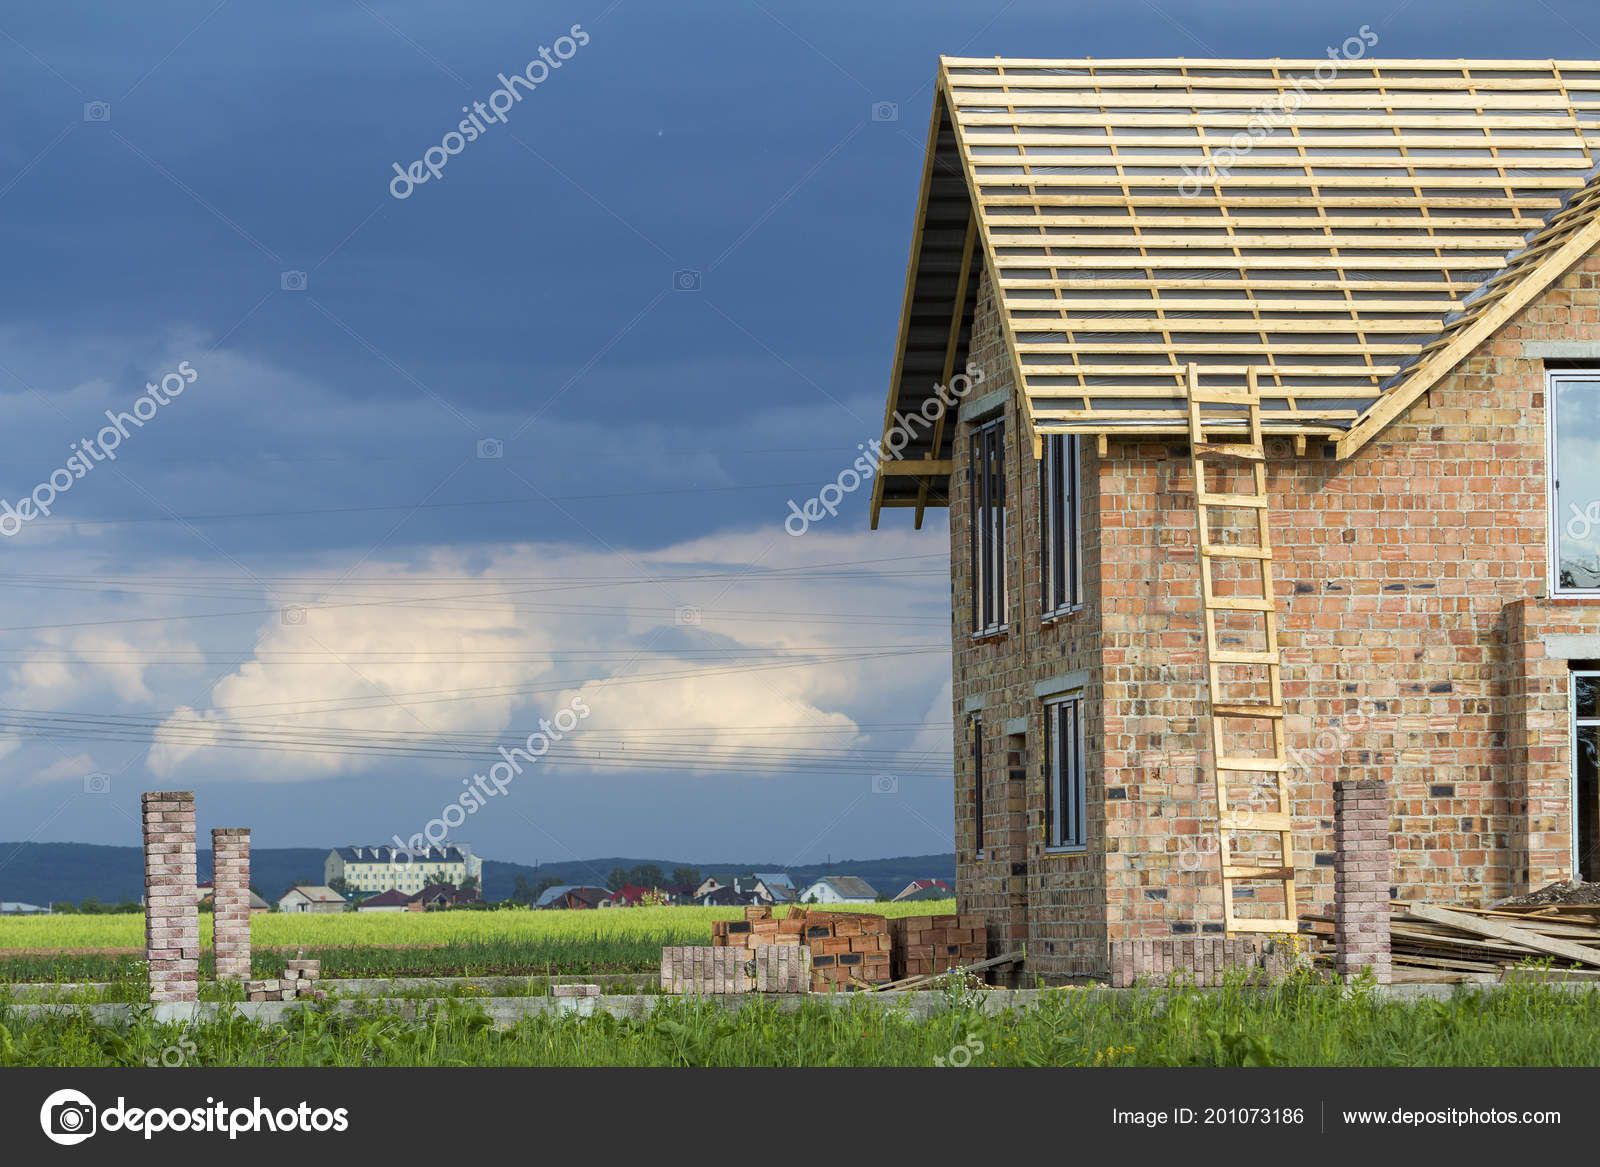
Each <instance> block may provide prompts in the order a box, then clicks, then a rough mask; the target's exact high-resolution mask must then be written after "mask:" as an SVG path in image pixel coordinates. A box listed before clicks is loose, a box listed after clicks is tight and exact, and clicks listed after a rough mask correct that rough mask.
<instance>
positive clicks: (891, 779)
mask: <svg viewBox="0 0 1600 1167" xmlns="http://www.w3.org/2000/svg"><path fill="white" fill-rule="evenodd" d="M899 790H900V779H898V778H896V777H895V776H894V775H893V774H874V775H873V776H872V793H874V794H897V793H899Z"/></svg>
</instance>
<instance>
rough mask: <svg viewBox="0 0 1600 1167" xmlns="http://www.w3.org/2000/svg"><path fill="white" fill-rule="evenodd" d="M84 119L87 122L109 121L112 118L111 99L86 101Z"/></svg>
mask: <svg viewBox="0 0 1600 1167" xmlns="http://www.w3.org/2000/svg"><path fill="white" fill-rule="evenodd" d="M83 120H84V121H86V122H108V121H110V120H111V103H110V102H109V101H86V102H84V103H83Z"/></svg>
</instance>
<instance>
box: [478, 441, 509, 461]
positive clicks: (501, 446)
mask: <svg viewBox="0 0 1600 1167" xmlns="http://www.w3.org/2000/svg"><path fill="white" fill-rule="evenodd" d="M505 455H506V444H505V443H504V442H502V441H501V440H500V439H499V438H479V439H478V458H479V459H480V460H482V461H486V462H487V461H492V460H493V459H495V458H504V457H505Z"/></svg>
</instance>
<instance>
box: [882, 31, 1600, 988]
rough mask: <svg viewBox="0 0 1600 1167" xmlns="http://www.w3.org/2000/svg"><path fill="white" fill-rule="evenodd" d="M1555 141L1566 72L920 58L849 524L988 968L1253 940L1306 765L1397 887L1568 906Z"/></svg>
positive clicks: (1562, 298) (1588, 339)
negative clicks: (863, 543)
mask: <svg viewBox="0 0 1600 1167" xmlns="http://www.w3.org/2000/svg"><path fill="white" fill-rule="evenodd" d="M1597 146H1600V63H1597V62H1552V61H1538V62H1533V61H1527V62H1518V61H1484V62H1463V61H1448V62H1446V61H1377V60H1369V61H1343V62H1333V61H1329V60H1322V61H1276V60H1274V61H1261V62H1240V61H1226V62H1207V61H1201V60H1171V61H1154V60H1141V61H1070V60H1060V61H1041V60H1005V59H957V58H945V59H943V60H942V61H941V63H940V68H939V83H938V93H937V96H936V98H935V102H934V110H933V118H932V125H931V128H930V132H929V137H928V146H927V156H926V164H925V170H924V174H923V181H922V191H921V195H920V200H919V205H918V210H917V217H916V226H915V231H914V236H913V240H912V247H911V258H910V268H909V274H908V277H907V281H906V292H905V300H904V305H903V309H902V316H901V321H900V334H899V341H898V349H897V353H896V358H895V365H894V372H893V375H892V381H891V386H890V391H889V400H888V409H887V411H886V419H885V439H884V443H885V448H886V449H888V450H890V451H896V452H897V453H898V458H897V459H891V458H890V456H889V455H887V454H886V455H885V462H884V466H883V472H882V473H881V474H879V475H878V477H877V480H876V482H875V484H874V496H873V500H872V522H873V525H874V526H875V527H876V525H877V523H878V521H879V518H880V512H881V509H882V508H885V507H906V508H913V509H914V512H915V514H914V518H915V522H916V525H917V526H919V527H920V526H921V522H922V518H923V514H924V511H925V509H926V508H927V507H933V506H942V507H948V508H949V516H950V547H951V573H952V581H953V589H952V597H953V603H954V612H953V645H954V686H955V689H954V713H955V718H956V828H957V839H956V844H957V878H958V897H959V901H960V903H959V910H961V911H963V912H966V911H979V912H983V913H986V914H987V916H988V920H989V934H990V936H991V938H992V939H991V947H992V949H993V950H994V951H995V952H1000V951H1004V950H1006V949H1008V948H1011V947H1015V946H1016V942H1017V941H1024V942H1026V945H1027V949H1028V959H1027V970H1026V971H1027V973H1028V974H1029V975H1030V976H1031V975H1034V974H1038V975H1044V976H1047V977H1049V976H1064V975H1103V974H1104V973H1105V972H1106V971H1107V964H1108V953H1109V951H1110V946H1111V945H1112V944H1113V943H1114V942H1116V941H1119V940H1130V939H1144V938H1152V937H1183V936H1193V937H1196V938H1203V937H1205V936H1206V935H1207V934H1216V935H1219V936H1221V935H1225V934H1244V935H1248V934H1252V933H1271V932H1275V931H1283V930H1288V929H1293V928H1294V927H1295V921H1296V918H1297V917H1298V916H1299V915H1300V914H1302V913H1305V912H1307V911H1316V910H1326V909H1327V907H1328V904H1329V899H1330V896H1331V887H1332V861H1333V856H1332V847H1333V829H1332V828H1333V824H1332V785H1333V783H1334V781H1335V780H1339V779H1350V778H1381V779H1383V780H1385V781H1386V782H1387V784H1388V791H1389V798H1390V829H1391V836H1392V846H1393V848H1394V868H1393V878H1394V883H1395V894H1396V895H1398V896H1399V897H1401V898H1410V899H1421V898H1430V899H1434V900H1443V901H1455V902H1462V903H1468V904H1472V903H1479V902H1482V901H1486V900H1491V899H1494V898H1497V897H1501V896H1506V895H1512V894H1516V893H1519V892H1522V891H1525V890H1528V889H1530V888H1536V887H1540V886H1543V885H1544V884H1547V883H1549V882H1552V881H1555V880H1558V879H1564V878H1568V877H1569V876H1570V875H1571V874H1572V873H1573V872H1574V871H1576V872H1577V873H1578V874H1579V875H1581V876H1583V877H1585V878H1589V879H1597V878H1600V850H1597V847H1600V783H1597V777H1596V773H1597V772H1596V758H1595V753H1596V739H1597V735H1600V705H1597V702H1596V698H1595V694H1596V693H1597V692H1600V683H1596V682H1600V180H1597V179H1596V178H1595V174H1596V161H1597V160H1596V158H1595V157H1594V153H1593V151H1594V150H1595V148H1596V147H1597ZM963 369H970V370H971V371H972V375H973V380H974V381H975V382H976V383H975V384H972V385H971V386H970V387H968V386H965V385H961V386H960V388H959V391H957V386H954V385H952V377H953V376H954V375H956V374H958V373H960V371H961V370H963ZM958 380H959V379H958ZM940 386H949V387H950V388H949V389H947V390H945V391H943V392H941V391H940V389H939V387H940ZM951 401H958V402H959V404H958V405H957V406H955V407H954V408H953V409H951V408H947V407H946V403H948V402H951ZM1197 487H1198V493H1197ZM1219 763H1220V765H1219Z"/></svg>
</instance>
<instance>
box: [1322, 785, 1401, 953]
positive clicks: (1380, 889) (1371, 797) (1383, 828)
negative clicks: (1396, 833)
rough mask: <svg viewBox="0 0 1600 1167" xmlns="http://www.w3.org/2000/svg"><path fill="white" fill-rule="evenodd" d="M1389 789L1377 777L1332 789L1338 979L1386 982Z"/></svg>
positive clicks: (1334, 932) (1334, 904)
mask: <svg viewBox="0 0 1600 1167" xmlns="http://www.w3.org/2000/svg"><path fill="white" fill-rule="evenodd" d="M1389 878H1390V876H1389V789H1388V787H1387V786H1386V785H1385V784H1384V782H1383V780H1382V779H1381V778H1361V779H1352V780H1349V781H1345V782H1335V783H1334V784H1333V939H1334V945H1335V948H1336V951H1337V962H1338V969H1339V974H1340V975H1341V976H1351V975H1353V974H1355V973H1357V972H1359V971H1360V970H1361V969H1363V968H1370V969H1371V970H1372V972H1373V975H1374V976H1376V977H1377V979H1378V983H1379V984H1387V983H1388V982H1389V968H1390V966H1389Z"/></svg>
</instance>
